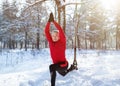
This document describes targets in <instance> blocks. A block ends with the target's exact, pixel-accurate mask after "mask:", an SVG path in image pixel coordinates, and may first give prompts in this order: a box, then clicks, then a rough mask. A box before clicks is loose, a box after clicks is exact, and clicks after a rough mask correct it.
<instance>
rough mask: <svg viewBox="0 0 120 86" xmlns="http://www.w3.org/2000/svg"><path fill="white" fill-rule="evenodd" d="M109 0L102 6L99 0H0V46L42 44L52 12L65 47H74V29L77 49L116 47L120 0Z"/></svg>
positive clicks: (117, 47) (118, 31)
mask: <svg viewBox="0 0 120 86" xmlns="http://www.w3.org/2000/svg"><path fill="white" fill-rule="evenodd" d="M105 1H107V0H105ZM105 1H104V4H105ZM108 2H109V1H108ZM110 2H111V3H110ZM110 2H109V3H108V4H110V7H109V5H108V6H106V8H105V5H107V4H105V5H104V4H102V0H22V1H19V0H13V1H11V2H10V1H9V0H2V1H1V10H0V48H1V49H6V48H7V49H16V48H17V49H23V48H24V49H25V50H27V49H28V48H31V49H35V48H37V49H40V48H46V47H47V42H46V39H45V37H44V27H45V24H46V22H47V21H48V17H49V14H50V12H53V13H54V16H55V20H56V21H57V22H59V24H60V25H61V26H62V27H63V29H64V32H65V33H66V37H67V48H73V47H74V32H75V31H74V30H75V29H78V32H77V44H78V46H77V47H78V48H79V49H104V50H106V49H107V50H111V49H112V50H119V49H120V38H119V35H120V30H119V29H120V28H119V27H120V26H119V22H120V17H119V15H120V10H119V8H120V7H119V2H120V1H119V0H115V4H113V3H112V0H110Z"/></svg>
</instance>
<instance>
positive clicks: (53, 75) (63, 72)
mask: <svg viewBox="0 0 120 86" xmlns="http://www.w3.org/2000/svg"><path fill="white" fill-rule="evenodd" d="M61 64H65V62H61V63H57V64H51V65H50V66H49V70H50V75H51V86H55V81H56V71H57V72H58V73H59V74H60V75H62V76H65V75H66V74H67V68H68V63H67V65H66V66H65V67H61V66H60V65H61Z"/></svg>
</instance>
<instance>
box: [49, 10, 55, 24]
mask: <svg viewBox="0 0 120 86" xmlns="http://www.w3.org/2000/svg"><path fill="white" fill-rule="evenodd" d="M53 21H54V17H53V13H52V12H51V13H50V17H49V19H48V22H53Z"/></svg>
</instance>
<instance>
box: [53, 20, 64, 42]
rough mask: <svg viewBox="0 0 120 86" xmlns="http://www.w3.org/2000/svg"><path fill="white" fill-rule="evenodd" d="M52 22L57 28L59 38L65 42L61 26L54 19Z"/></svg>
mask: <svg viewBox="0 0 120 86" xmlns="http://www.w3.org/2000/svg"><path fill="white" fill-rule="evenodd" d="M53 24H54V25H55V27H56V28H57V29H58V30H59V35H60V40H62V41H63V42H65V41H66V37H65V34H64V32H63V29H62V27H61V26H60V25H59V24H58V23H57V22H55V21H54V22H53Z"/></svg>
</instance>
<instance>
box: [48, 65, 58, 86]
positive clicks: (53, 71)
mask: <svg viewBox="0 0 120 86" xmlns="http://www.w3.org/2000/svg"><path fill="white" fill-rule="evenodd" d="M56 68H58V64H51V65H50V66H49V70H50V75H51V86H55V81H56Z"/></svg>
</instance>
